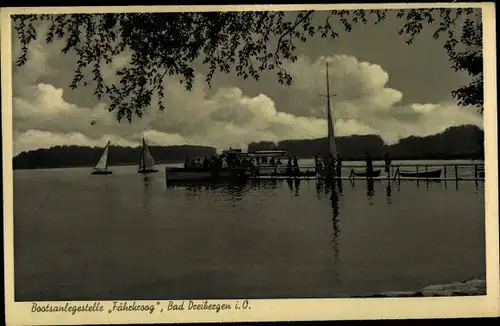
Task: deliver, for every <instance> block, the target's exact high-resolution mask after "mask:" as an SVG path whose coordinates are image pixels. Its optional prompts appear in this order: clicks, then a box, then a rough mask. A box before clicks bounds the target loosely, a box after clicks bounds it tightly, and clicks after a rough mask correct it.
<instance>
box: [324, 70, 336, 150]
mask: <svg viewBox="0 0 500 326" xmlns="http://www.w3.org/2000/svg"><path fill="white" fill-rule="evenodd" d="M326 94H327V95H326V99H327V108H326V109H327V119H328V150H329V152H330V154H332V155H333V156H335V155H336V154H337V146H336V144H335V132H334V129H333V118H332V110H331V107H330V96H331V95H330V78H329V76H328V62H326ZM333 96H335V95H333Z"/></svg>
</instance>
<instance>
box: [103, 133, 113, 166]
mask: <svg viewBox="0 0 500 326" xmlns="http://www.w3.org/2000/svg"><path fill="white" fill-rule="evenodd" d="M110 142H111V141H110V140H108V143H107V144H106V148H105V149H104V150H105V151H106V150H108V153H109V143H110ZM107 168H108V157H107V156H106V165H105V166H104V169H107Z"/></svg>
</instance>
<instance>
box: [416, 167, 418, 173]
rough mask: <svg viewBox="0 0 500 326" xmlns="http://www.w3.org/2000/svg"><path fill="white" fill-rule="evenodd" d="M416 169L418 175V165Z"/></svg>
mask: <svg viewBox="0 0 500 326" xmlns="http://www.w3.org/2000/svg"><path fill="white" fill-rule="evenodd" d="M416 167H417V173H418V165H416Z"/></svg>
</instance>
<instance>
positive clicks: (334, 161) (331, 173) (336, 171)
mask: <svg viewBox="0 0 500 326" xmlns="http://www.w3.org/2000/svg"><path fill="white" fill-rule="evenodd" d="M314 162H315V171H316V175H321V176H324V177H327V178H331V177H340V176H341V175H342V156H340V154H338V153H337V157H335V156H334V155H333V154H330V156H328V158H324V157H321V156H320V155H319V154H317V155H316V156H315V158H314Z"/></svg>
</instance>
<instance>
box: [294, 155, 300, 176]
mask: <svg viewBox="0 0 500 326" xmlns="http://www.w3.org/2000/svg"><path fill="white" fill-rule="evenodd" d="M293 173H294V174H295V175H299V161H298V159H297V156H295V155H294V156H293Z"/></svg>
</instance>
